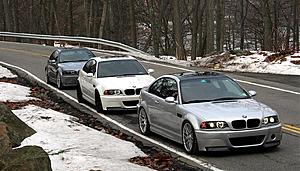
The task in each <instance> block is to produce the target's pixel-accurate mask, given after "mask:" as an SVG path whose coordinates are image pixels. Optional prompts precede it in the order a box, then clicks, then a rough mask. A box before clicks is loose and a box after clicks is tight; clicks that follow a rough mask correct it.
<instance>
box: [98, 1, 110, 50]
mask: <svg viewBox="0 0 300 171" xmlns="http://www.w3.org/2000/svg"><path fill="white" fill-rule="evenodd" d="M108 3H109V2H108V1H107V0H103V9H102V15H101V21H100V27H99V38H100V39H102V38H103V32H104V26H105V21H106V14H107V9H108ZM101 48H102V47H101V45H100V44H98V49H101Z"/></svg>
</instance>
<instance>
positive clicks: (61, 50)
mask: <svg viewBox="0 0 300 171" xmlns="http://www.w3.org/2000/svg"><path fill="white" fill-rule="evenodd" d="M73 50H76V51H77V50H88V49H87V48H76V47H74V48H73V47H71V48H66V47H64V48H58V49H57V51H59V52H63V51H73ZM88 51H90V50H88Z"/></svg>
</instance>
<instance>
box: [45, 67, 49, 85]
mask: <svg viewBox="0 0 300 171" xmlns="http://www.w3.org/2000/svg"><path fill="white" fill-rule="evenodd" d="M45 75H46V83H47V84H50V79H49V76H48V71H47V70H45Z"/></svg>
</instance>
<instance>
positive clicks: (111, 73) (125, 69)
mask: <svg viewBox="0 0 300 171" xmlns="http://www.w3.org/2000/svg"><path fill="white" fill-rule="evenodd" d="M147 74H148V73H147V71H146V70H145V68H144V67H143V66H142V65H141V64H140V63H139V62H138V61H136V60H115V61H105V62H100V63H99V65H98V72H97V77H98V78H103V77H115V76H129V75H147Z"/></svg>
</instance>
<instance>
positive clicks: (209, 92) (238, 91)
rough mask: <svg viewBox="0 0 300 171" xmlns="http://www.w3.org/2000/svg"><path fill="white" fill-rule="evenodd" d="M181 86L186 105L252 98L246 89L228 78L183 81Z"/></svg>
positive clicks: (183, 100)
mask: <svg viewBox="0 0 300 171" xmlns="http://www.w3.org/2000/svg"><path fill="white" fill-rule="evenodd" d="M180 86H181V94H182V102H183V103H184V104H186V103H199V102H210V101H219V100H233V99H246V98H250V96H249V94H248V93H247V92H246V91H245V90H244V89H242V88H241V87H240V86H239V85H238V84H237V83H236V82H235V81H233V80H232V79H230V78H228V77H211V78H198V79H189V80H182V81H181V82H180Z"/></svg>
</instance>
